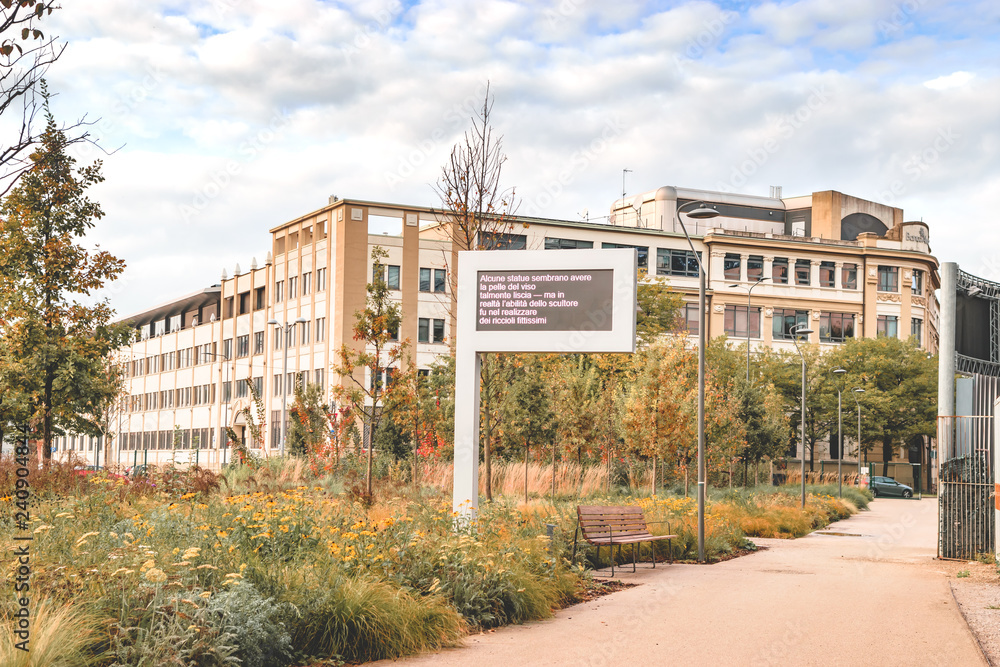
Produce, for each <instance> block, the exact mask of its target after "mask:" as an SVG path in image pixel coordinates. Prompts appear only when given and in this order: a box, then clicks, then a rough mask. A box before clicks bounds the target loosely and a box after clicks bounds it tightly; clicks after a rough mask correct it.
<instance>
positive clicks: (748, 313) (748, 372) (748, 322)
mask: <svg viewBox="0 0 1000 667" xmlns="http://www.w3.org/2000/svg"><path fill="white" fill-rule="evenodd" d="M770 279H771V278H770V276H765V277H763V278H761V279H760V280H758V281H757V282H755V283H754V284H753V285H751V286H750V287H744V286H743V285H736V284H733V285H730V287H731V288H735V289H745V290H746V291H747V384H750V294H751V293H752V292H753V288H754V287H756V286H757V285H760V284H761V283H762V282H764V281H765V280H770ZM757 326H758V327H759V326H760V318H757ZM758 335H760V332H759V331H758Z"/></svg>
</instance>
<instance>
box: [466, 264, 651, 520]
mask: <svg viewBox="0 0 1000 667" xmlns="http://www.w3.org/2000/svg"><path fill="white" fill-rule="evenodd" d="M637 273H638V254H637V251H636V250H635V248H615V249H608V250H493V251H477V252H460V253H459V254H458V310H457V312H456V331H455V476H454V479H455V482H454V492H453V509H454V511H455V512H457V513H458V514H459V515H460V516H465V517H469V516H474V515H475V514H476V512H477V511H478V508H479V380H480V377H479V376H480V356H479V355H480V353H482V352H560V353H566V354H570V353H581V352H626V353H631V352H635V315H636V287H637V285H636V276H637Z"/></svg>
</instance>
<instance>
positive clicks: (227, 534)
mask: <svg viewBox="0 0 1000 667" xmlns="http://www.w3.org/2000/svg"><path fill="white" fill-rule="evenodd" d="M215 534H216V535H217V536H218V537H222V538H225V537H228V536H229V533H227V532H226V531H224V530H220V531H218V532H216V533H215Z"/></svg>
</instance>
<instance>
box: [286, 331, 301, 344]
mask: <svg viewBox="0 0 1000 667" xmlns="http://www.w3.org/2000/svg"><path fill="white" fill-rule="evenodd" d="M297 328H298V327H295V326H291V327H288V328H287V329H285V346H287V347H295V330H296V329H297Z"/></svg>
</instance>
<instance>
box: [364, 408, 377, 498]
mask: <svg viewBox="0 0 1000 667" xmlns="http://www.w3.org/2000/svg"><path fill="white" fill-rule="evenodd" d="M372 426H374V424H373V425H372ZM361 437H362V439H363V438H364V434H362V436H361ZM368 437H369V440H368V475H367V478H368V482H367V489H368V490H367V494H368V499H367V500H368V502H371V499H372V452H374V451H375V429H374V428H369V429H368Z"/></svg>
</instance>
